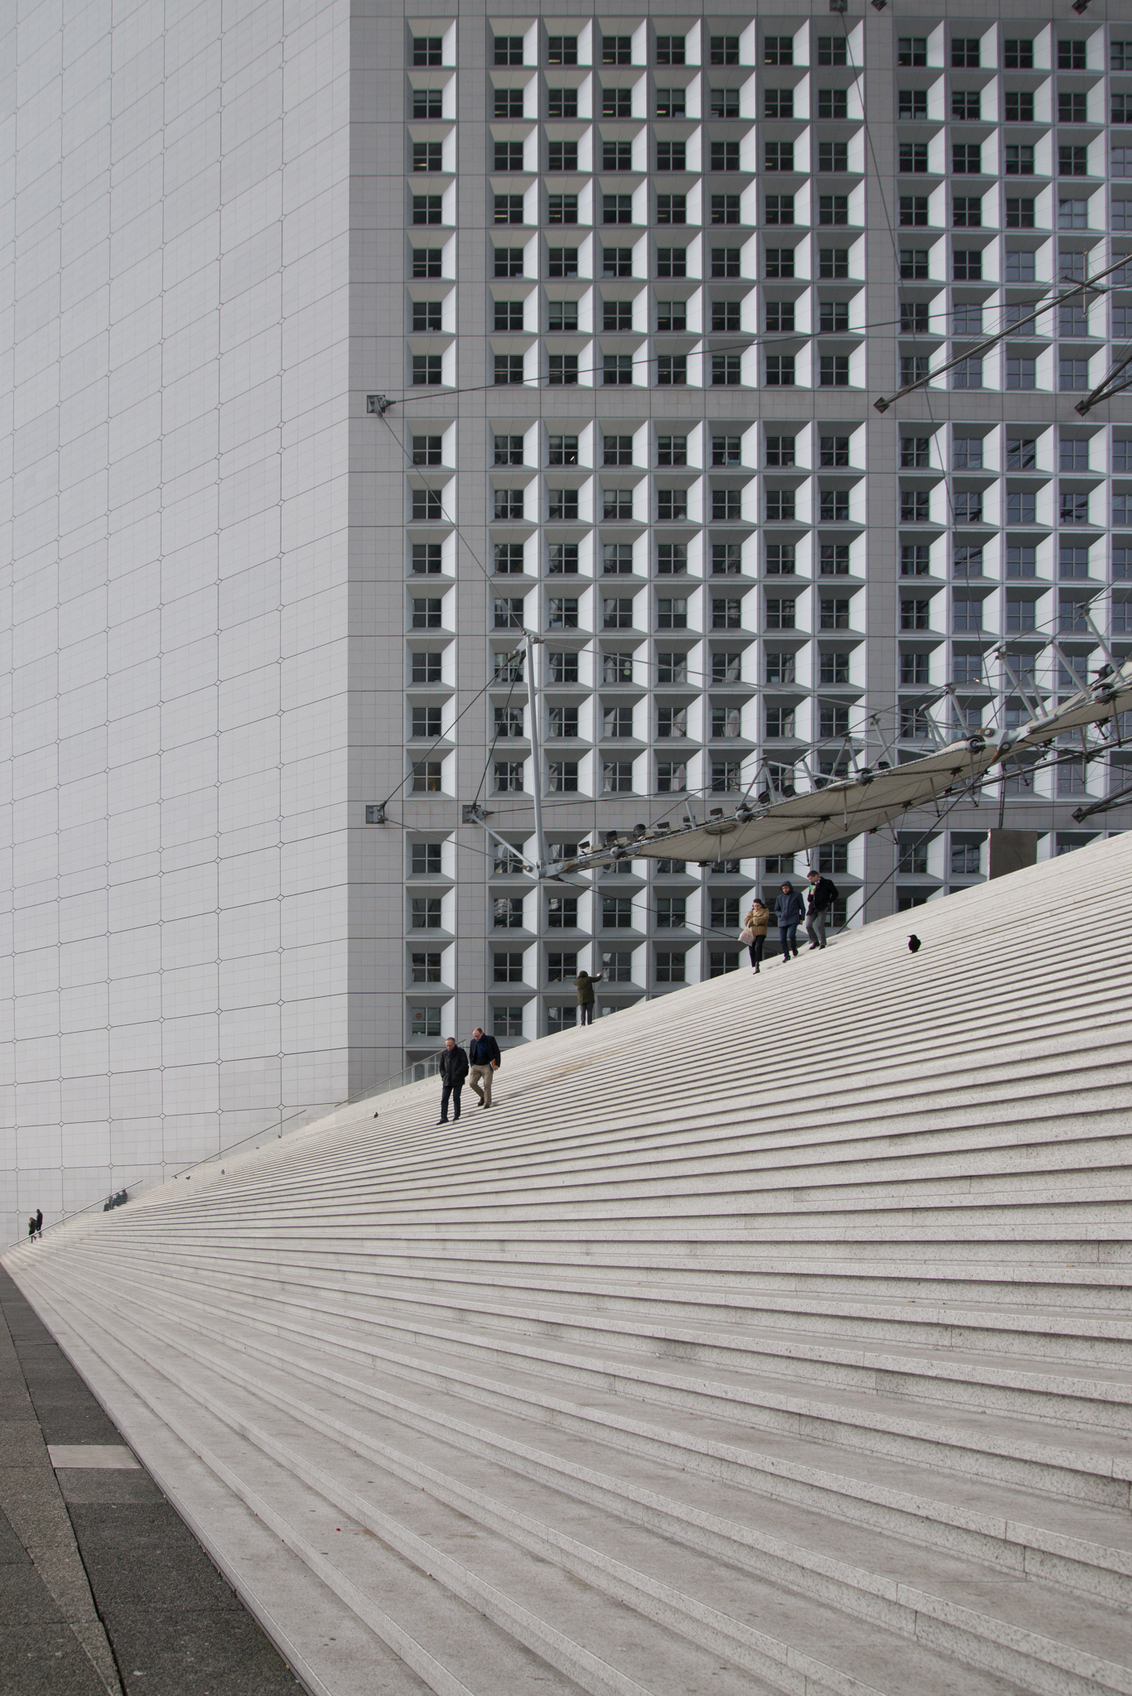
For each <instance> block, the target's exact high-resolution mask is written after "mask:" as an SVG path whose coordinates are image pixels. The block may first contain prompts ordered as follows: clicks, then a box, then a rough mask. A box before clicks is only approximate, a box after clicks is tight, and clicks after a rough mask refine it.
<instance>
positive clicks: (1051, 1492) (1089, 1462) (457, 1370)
mask: <svg viewBox="0 0 1132 1696" xmlns="http://www.w3.org/2000/svg"><path fill="white" fill-rule="evenodd" d="M122 1299H123V1300H124V1301H125V1302H126V1303H127V1306H126V1307H125V1308H123V1309H122V1310H121V1316H122V1317H123V1318H126V1319H128V1318H129V1314H130V1311H131V1306H132V1305H136V1304H138V1298H137V1295H136V1288H135V1287H133V1286H127V1288H126V1291H125V1294H124V1296H123V1298H122ZM173 1299H174V1300H179V1301H180V1302H181V1304H182V1305H189V1304H191V1305H193V1306H195V1307H196V1308H203V1310H204V1311H205V1312H206V1313H212V1314H214V1315H215V1317H216V1320H217V1322H218V1323H228V1324H230V1323H231V1310H230V1309H222V1308H219V1307H210V1306H209V1305H208V1304H203V1303H201V1302H200V1300H199V1297H197V1296H195V1295H194V1296H193V1297H191V1298H185V1297H176V1296H175V1297H174V1298H173ZM141 1305H143V1306H146V1305H147V1304H144V1303H143V1304H141ZM241 1316H242V1317H243V1318H244V1319H245V1320H247V1321H249V1322H250V1323H251V1324H252V1325H253V1326H255V1325H257V1324H258V1325H259V1326H260V1328H261V1329H262V1330H264V1331H266V1332H267V1334H268V1335H269V1336H272V1337H276V1336H280V1335H281V1336H284V1337H286V1338H287V1340H288V1341H289V1342H291V1343H292V1346H293V1345H294V1342H295V1340H296V1339H297V1340H298V1343H299V1346H300V1347H308V1348H311V1349H312V1351H313V1352H315V1353H316V1354H321V1353H322V1352H323V1351H322V1347H321V1345H322V1344H323V1343H324V1342H325V1345H326V1352H327V1354H328V1355H329V1356H330V1358H331V1359H333V1360H336V1361H337V1360H340V1359H341V1357H342V1355H343V1354H347V1355H350V1356H355V1357H357V1358H358V1359H359V1360H360V1361H361V1362H362V1363H363V1364H364V1365H365V1366H366V1367H367V1368H369V1369H370V1370H372V1369H373V1366H374V1363H375V1362H376V1361H380V1362H381V1364H382V1366H383V1367H384V1368H385V1370H386V1371H387V1372H388V1371H390V1370H392V1371H393V1373H394V1375H397V1376H404V1377H405V1378H407V1379H408V1381H409V1382H410V1383H411V1384H413V1385H415V1386H419V1385H421V1384H422V1383H426V1384H427V1383H433V1382H438V1383H439V1384H440V1386H441V1388H442V1389H443V1390H444V1391H445V1392H446V1393H449V1394H455V1395H456V1396H457V1398H458V1399H460V1400H461V1401H471V1402H472V1403H473V1405H475V1404H477V1403H482V1404H484V1405H489V1406H493V1407H496V1406H501V1407H502V1408H503V1409H504V1410H505V1411H509V1412H512V1413H513V1411H514V1408H515V1406H516V1405H518V1407H519V1408H520V1410H521V1412H520V1414H519V1417H522V1418H530V1417H532V1415H531V1412H530V1410H532V1409H533V1410H535V1412H536V1415H537V1416H538V1417H539V1419H540V1421H541V1420H542V1419H543V1418H544V1416H545V1414H546V1413H547V1412H549V1413H550V1414H552V1415H553V1416H554V1417H555V1418H557V1419H559V1420H562V1419H576V1420H577V1421H578V1422H579V1427H580V1429H581V1430H582V1431H583V1432H585V1433H589V1432H590V1430H591V1427H592V1425H594V1424H597V1425H598V1426H599V1428H600V1429H601V1430H602V1431H607V1430H614V1431H616V1432H617V1433H618V1435H619V1437H620V1438H621V1440H622V1441H626V1440H627V1439H628V1438H633V1439H638V1438H640V1439H645V1440H648V1441H650V1442H653V1443H657V1442H659V1443H661V1444H662V1445H663V1446H664V1447H665V1449H675V1450H677V1451H678V1452H680V1453H681V1454H683V1455H684V1459H683V1460H682V1462H681V1464H682V1465H683V1466H685V1467H687V1465H688V1464H689V1458H688V1457H689V1453H690V1455H691V1456H693V1457H696V1458H698V1457H700V1456H701V1455H702V1454H706V1453H708V1452H709V1451H710V1453H711V1454H712V1456H713V1457H715V1458H718V1459H719V1461H720V1462H721V1464H727V1465H732V1466H735V1467H737V1468H738V1469H739V1470H740V1472H743V1471H745V1470H748V1469H749V1470H755V1471H762V1472H769V1473H770V1474H771V1475H773V1473H775V1472H777V1471H781V1470H783V1468H782V1466H781V1464H780V1463H779V1462H778V1461H777V1460H774V1461H772V1460H771V1459H770V1458H769V1457H765V1456H756V1457H752V1456H751V1455H750V1454H749V1453H748V1452H747V1451H745V1450H743V1449H741V1448H738V1447H736V1446H735V1445H734V1444H729V1443H726V1442H722V1441H720V1440H718V1439H706V1438H704V1436H703V1435H702V1432H697V1436H696V1439H695V1441H694V1442H692V1441H689V1440H688V1439H686V1438H685V1437H684V1436H683V1434H680V1435H675V1434H674V1433H673V1432H672V1431H671V1430H670V1429H668V1430H666V1429H665V1428H664V1427H662V1426H657V1425H654V1424H653V1423H651V1422H649V1421H647V1420H644V1419H641V1418H639V1417H629V1416H628V1415H627V1414H625V1413H621V1412H620V1411H618V1413H617V1414H616V1415H615V1414H613V1413H612V1412H610V1410H608V1409H603V1410H602V1413H601V1417H600V1418H598V1416H597V1414H596V1412H595V1411H594V1410H593V1408H592V1407H590V1406H587V1407H586V1408H585V1409H583V1410H582V1411H581V1412H579V1408H578V1404H577V1403H576V1402H574V1401H571V1400H568V1399H566V1398H565V1397H563V1396H562V1395H560V1394H556V1393H555V1392H554V1390H553V1389H552V1388H544V1387H543V1386H544V1385H551V1386H553V1385H555V1384H556V1383H558V1384H560V1383H562V1382H563V1381H565V1382H567V1383H568V1382H570V1381H571V1379H569V1378H567V1379H565V1380H563V1379H562V1378H561V1376H560V1375H557V1374H547V1373H542V1374H539V1380H540V1381H539V1384H538V1385H536V1386H535V1387H534V1388H532V1387H530V1386H528V1385H527V1384H525V1383H523V1382H519V1383H515V1382H511V1381H510V1380H508V1379H499V1378H489V1377H485V1376H482V1375H481V1374H477V1373H472V1372H469V1371H468V1369H467V1366H466V1365H465V1363H464V1360H463V1357H462V1356H461V1355H460V1354H459V1353H456V1354H455V1355H454V1356H449V1355H447V1354H446V1353H444V1352H443V1351H442V1353H441V1356H440V1358H439V1359H436V1358H428V1357H421V1356H416V1355H413V1354H411V1353H406V1352H405V1351H403V1350H402V1351H398V1350H391V1349H388V1348H387V1349H384V1350H381V1349H378V1348H377V1347H376V1346H373V1345H371V1344H370V1343H369V1342H368V1341H367V1340H365V1339H362V1340H359V1339H357V1338H356V1337H353V1336H349V1335H346V1334H344V1333H342V1332H340V1331H331V1332H329V1333H327V1334H326V1336H325V1337H323V1336H322V1335H319V1336H318V1337H317V1339H315V1340H314V1341H312V1335H311V1329H310V1326H309V1324H308V1325H299V1324H287V1325H279V1324H275V1325H271V1326H263V1325H262V1320H261V1316H260V1315H258V1314H254V1315H253V1316H249V1315H246V1314H244V1315H241ZM181 1321H182V1323H185V1324H188V1325H190V1326H193V1325H196V1324H197V1323H199V1322H197V1321H194V1320H192V1319H191V1318H190V1317H188V1316H186V1315H184V1314H182V1316H181ZM327 1370H332V1369H331V1368H327ZM505 1371H507V1372H509V1373H510V1374H511V1375H512V1377H514V1375H515V1373H516V1371H518V1372H519V1373H520V1374H521V1376H522V1378H531V1377H532V1376H534V1374H532V1373H531V1372H530V1371H528V1370H526V1369H525V1368H523V1367H522V1366H520V1367H519V1368H516V1367H515V1366H514V1365H513V1364H512V1363H510V1362H508V1363H507V1366H506V1367H505ZM578 1376H579V1377H581V1378H582V1379H583V1381H584V1380H585V1379H586V1377H587V1376H588V1375H587V1374H585V1373H581V1374H579V1375H578ZM613 1394H614V1395H616V1394H617V1392H613ZM629 1399H630V1400H632V1398H629ZM641 1399H642V1400H643V1401H644V1402H645V1406H646V1407H649V1408H654V1407H657V1406H660V1407H663V1406H664V1405H665V1404H664V1402H663V1401H660V1400H659V1399H658V1400H656V1401H650V1400H648V1399H647V1398H641ZM695 1411H696V1413H697V1416H699V1415H700V1414H701V1410H700V1409H698V1408H697V1409H696V1410H695ZM769 1411H770V1412H772V1413H778V1412H780V1411H782V1410H780V1409H779V1408H777V1407H772V1408H770V1409H769ZM786 1411H787V1417H795V1416H796V1415H793V1414H791V1413H790V1411H789V1410H788V1409H787V1410H786ZM869 1411H870V1414H872V1410H869ZM801 1413H802V1417H804V1418H808V1419H810V1420H812V1421H814V1422H816V1423H821V1424H823V1425H826V1424H828V1425H829V1426H830V1427H831V1428H833V1429H834V1430H836V1429H837V1428H838V1427H841V1426H843V1427H845V1428H846V1429H847V1430H848V1431H849V1432H851V1433H852V1434H853V1435H854V1436H856V1437H858V1438H859V1437H860V1435H861V1433H862V1432H867V1433H868V1435H869V1436H870V1437H871V1438H873V1439H874V1442H873V1444H872V1446H871V1447H870V1446H869V1445H862V1446H861V1447H860V1448H859V1449H854V1450H853V1451H852V1452H854V1453H865V1454H868V1453H875V1454H876V1455H878V1456H880V1457H882V1458H883V1459H885V1460H886V1461H888V1462H890V1463H891V1462H896V1461H899V1460H902V1459H905V1458H907V1457H906V1455H905V1454H904V1452H903V1451H904V1450H905V1449H907V1448H909V1447H914V1448H916V1449H921V1448H923V1449H926V1450H927V1451H928V1454H927V1456H923V1455H919V1456H918V1457H917V1459H916V1462H915V1464H917V1465H919V1466H922V1467H928V1468H929V1469H934V1470H936V1471H939V1470H940V1451H941V1449H942V1450H944V1451H946V1452H948V1453H949V1454H950V1453H952V1452H953V1453H954V1457H956V1458H957V1457H958V1456H960V1455H962V1456H970V1457H972V1458H974V1457H980V1458H981V1459H982V1460H984V1461H985V1459H986V1458H987V1457H988V1456H993V1457H994V1458H995V1459H996V1460H997V1461H998V1463H999V1467H1000V1471H1001V1472H1005V1473H1009V1474H1010V1477H1009V1478H1006V1477H1002V1478H1000V1481H1001V1482H1002V1483H1004V1484H1005V1485H1007V1487H1009V1488H1014V1489H1024V1490H1026V1491H1027V1492H1030V1493H1034V1492H1035V1491H1036V1492H1037V1493H1038V1494H1040V1495H1042V1496H1047V1495H1048V1496H1049V1498H1050V1499H1051V1500H1053V1501H1056V1500H1070V1501H1077V1500H1082V1499H1084V1500H1085V1501H1086V1505H1094V1506H1097V1505H1099V1506H1102V1507H1103V1508H1104V1510H1105V1511H1110V1509H1111V1508H1112V1507H1114V1506H1115V1507H1116V1508H1117V1509H1118V1511H1123V1509H1124V1507H1125V1505H1126V1503H1127V1498H1128V1496H1129V1483H1128V1479H1129V1477H1132V1457H1122V1460H1123V1465H1122V1467H1118V1466H1117V1464H1116V1460H1115V1458H1114V1457H1113V1456H1112V1455H1111V1454H1110V1455H1100V1454H1097V1453H1096V1452H1095V1451H1092V1452H1090V1451H1088V1450H1085V1449H1079V1450H1078V1451H1077V1453H1076V1455H1075V1456H1073V1457H1072V1460H1073V1461H1074V1462H1075V1463H1076V1464H1075V1465H1074V1464H1072V1463H1071V1459H1070V1456H1069V1452H1068V1451H1067V1450H1066V1448H1065V1447H1064V1445H1062V1446H1061V1447H1059V1448H1054V1447H1052V1446H1050V1445H1047V1444H1044V1443H1036V1442H1034V1441H1033V1440H1032V1439H1030V1440H1029V1441H1027V1442H1019V1440H1018V1439H1017V1437H1011V1438H1010V1439H1005V1438H996V1439H995V1446H994V1447H993V1448H992V1447H990V1446H989V1441H988V1437H987V1434H985V1433H984V1434H983V1441H982V1444H981V1445H979V1444H976V1442H975V1440H974V1437H973V1434H972V1433H970V1432H967V1431H964V1430H960V1431H956V1430H955V1429H954V1428H952V1429H950V1430H945V1431H943V1432H942V1433H941V1431H940V1428H939V1427H938V1425H937V1426H934V1427H933V1426H930V1425H928V1424H927V1423H926V1422H925V1421H923V1420H912V1419H908V1418H907V1417H904V1418H900V1419H897V1418H895V1417H889V1418H888V1419H887V1420H886V1421H885V1422H884V1424H883V1426H881V1422H880V1421H878V1420H877V1419H876V1417H875V1415H873V1416H872V1417H870V1419H869V1420H868V1421H867V1422H865V1421H862V1420H861V1419H860V1417H859V1415H858V1417H857V1418H853V1417H850V1415H851V1414H855V1415H856V1414H858V1410H855V1409H852V1410H849V1409H846V1408H845V1407H844V1406H843V1405H842V1406H837V1407H835V1408H833V1409H832V1410H831V1408H830V1407H829V1405H823V1404H820V1403H818V1404H814V1405H811V1406H808V1407H804V1408H803V1409H802V1410H801ZM719 1417H721V1418H727V1417H731V1418H733V1415H732V1414H730V1412H729V1410H728V1412H726V1413H721V1414H720V1415H719ZM751 1429H752V1430H753V1431H758V1430H760V1429H765V1430H767V1431H776V1430H778V1429H779V1427H778V1426H777V1425H776V1424H775V1423H773V1421H767V1422H766V1423H765V1425H764V1426H763V1427H759V1426H757V1425H752V1427H751ZM878 1437H884V1438H885V1439H886V1442H887V1445H888V1446H887V1447H885V1446H882V1445H881V1444H879V1443H877V1442H876V1441H875V1439H877V1438H878ZM807 1438H808V1440H809V1441H812V1442H815V1443H821V1444H822V1445H823V1446H829V1447H832V1448H834V1449H836V1448H838V1447H839V1446H841V1444H840V1440H839V1439H837V1438H834V1437H828V1438H827V1437H821V1436H816V1435H814V1434H813V1433H807ZM960 1439H962V1441H961V1440H960ZM1020 1450H1023V1451H1025V1452H1024V1453H1020V1452H1019V1451H1020ZM1034 1469H1037V1470H1039V1471H1040V1472H1041V1473H1042V1475H1043V1477H1044V1478H1046V1477H1048V1476H1049V1475H1051V1474H1052V1475H1054V1476H1056V1477H1058V1478H1060V1479H1061V1480H1062V1481H1063V1483H1065V1484H1068V1483H1069V1482H1070V1481H1072V1480H1073V1479H1075V1478H1080V1479H1086V1478H1089V1477H1093V1478H1097V1479H1100V1480H1102V1481H1111V1482H1113V1483H1115V1484H1116V1485H1117V1486H1118V1496H1119V1501H1118V1502H1117V1503H1115V1504H1112V1503H1102V1504H1097V1503H1095V1502H1094V1503H1091V1504H1090V1503H1089V1502H1088V1499H1087V1498H1083V1497H1082V1492H1081V1491H1080V1489H1078V1490H1069V1489H1061V1490H1056V1489H1053V1488H1049V1487H1045V1486H1042V1485H1035V1484H1034V1482H1033V1479H1032V1477H1030V1476H1029V1473H1030V1472H1032V1471H1033V1470H1034ZM944 1470H947V1471H949V1472H950V1473H951V1474H952V1475H954V1476H957V1477H961V1478H969V1477H971V1476H982V1477H985V1476H987V1471H986V1468H985V1465H984V1466H981V1467H979V1468H978V1469H972V1468H971V1467H970V1466H959V1465H957V1464H954V1460H953V1464H952V1465H951V1466H950V1467H949V1468H944ZM804 1471H805V1469H803V1475H804ZM1019 1472H1022V1473H1024V1474H1026V1476H1024V1477H1023V1478H1021V1479H1019V1478H1018V1477H1016V1476H1014V1475H1015V1474H1016V1473H1019ZM991 1476H993V1473H992V1474H991Z"/></svg>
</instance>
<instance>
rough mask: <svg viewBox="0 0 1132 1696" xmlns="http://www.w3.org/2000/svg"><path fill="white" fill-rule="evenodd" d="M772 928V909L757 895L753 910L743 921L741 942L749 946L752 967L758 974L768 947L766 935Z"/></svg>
mask: <svg viewBox="0 0 1132 1696" xmlns="http://www.w3.org/2000/svg"><path fill="white" fill-rule="evenodd" d="M769 928H770V908H769V907H768V906H767V904H766V902H765V901H760V900H759V898H758V896H757V895H756V896H755V898H754V900H753V901H752V902H751V910H750V912H749V913H748V914H747V917H746V918H745V919H744V920H743V933H742V935H741V936H740V938H739V941H740V942H745V943H746V944H747V949H748V952H749V953H750V956H751V965H752V966H753V967H754V969H755V971H756V972H757V971H758V969H759V964H760V962H761V960H762V957H763V949H764V948H765V947H766V933H767V931H768V930H769Z"/></svg>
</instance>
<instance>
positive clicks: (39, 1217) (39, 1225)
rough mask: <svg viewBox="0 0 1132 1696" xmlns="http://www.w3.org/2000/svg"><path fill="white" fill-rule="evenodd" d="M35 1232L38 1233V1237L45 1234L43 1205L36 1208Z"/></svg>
mask: <svg viewBox="0 0 1132 1696" xmlns="http://www.w3.org/2000/svg"><path fill="white" fill-rule="evenodd" d="M35 1234H36V1236H37V1237H41V1236H42V1235H43V1209H42V1207H37V1208H36V1210H35Z"/></svg>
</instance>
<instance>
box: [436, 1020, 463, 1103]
mask: <svg viewBox="0 0 1132 1696" xmlns="http://www.w3.org/2000/svg"><path fill="white" fill-rule="evenodd" d="M467 1075H468V1056H467V1053H466V1052H465V1050H464V1049H462V1048H458V1047H457V1046H456V1038H455V1037H454V1036H450V1037H446V1038H445V1042H444V1053H443V1054H442V1055H441V1056H440V1118H439V1119H438V1120H437V1123H438V1124H440V1125H446V1124H447V1123H448V1098H449V1096H451V1097H452V1117H453V1119H454V1120H455V1119H458V1118H459V1117H460V1091H461V1090H462V1089H463V1087H464V1079H465V1078H466V1077H467Z"/></svg>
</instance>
